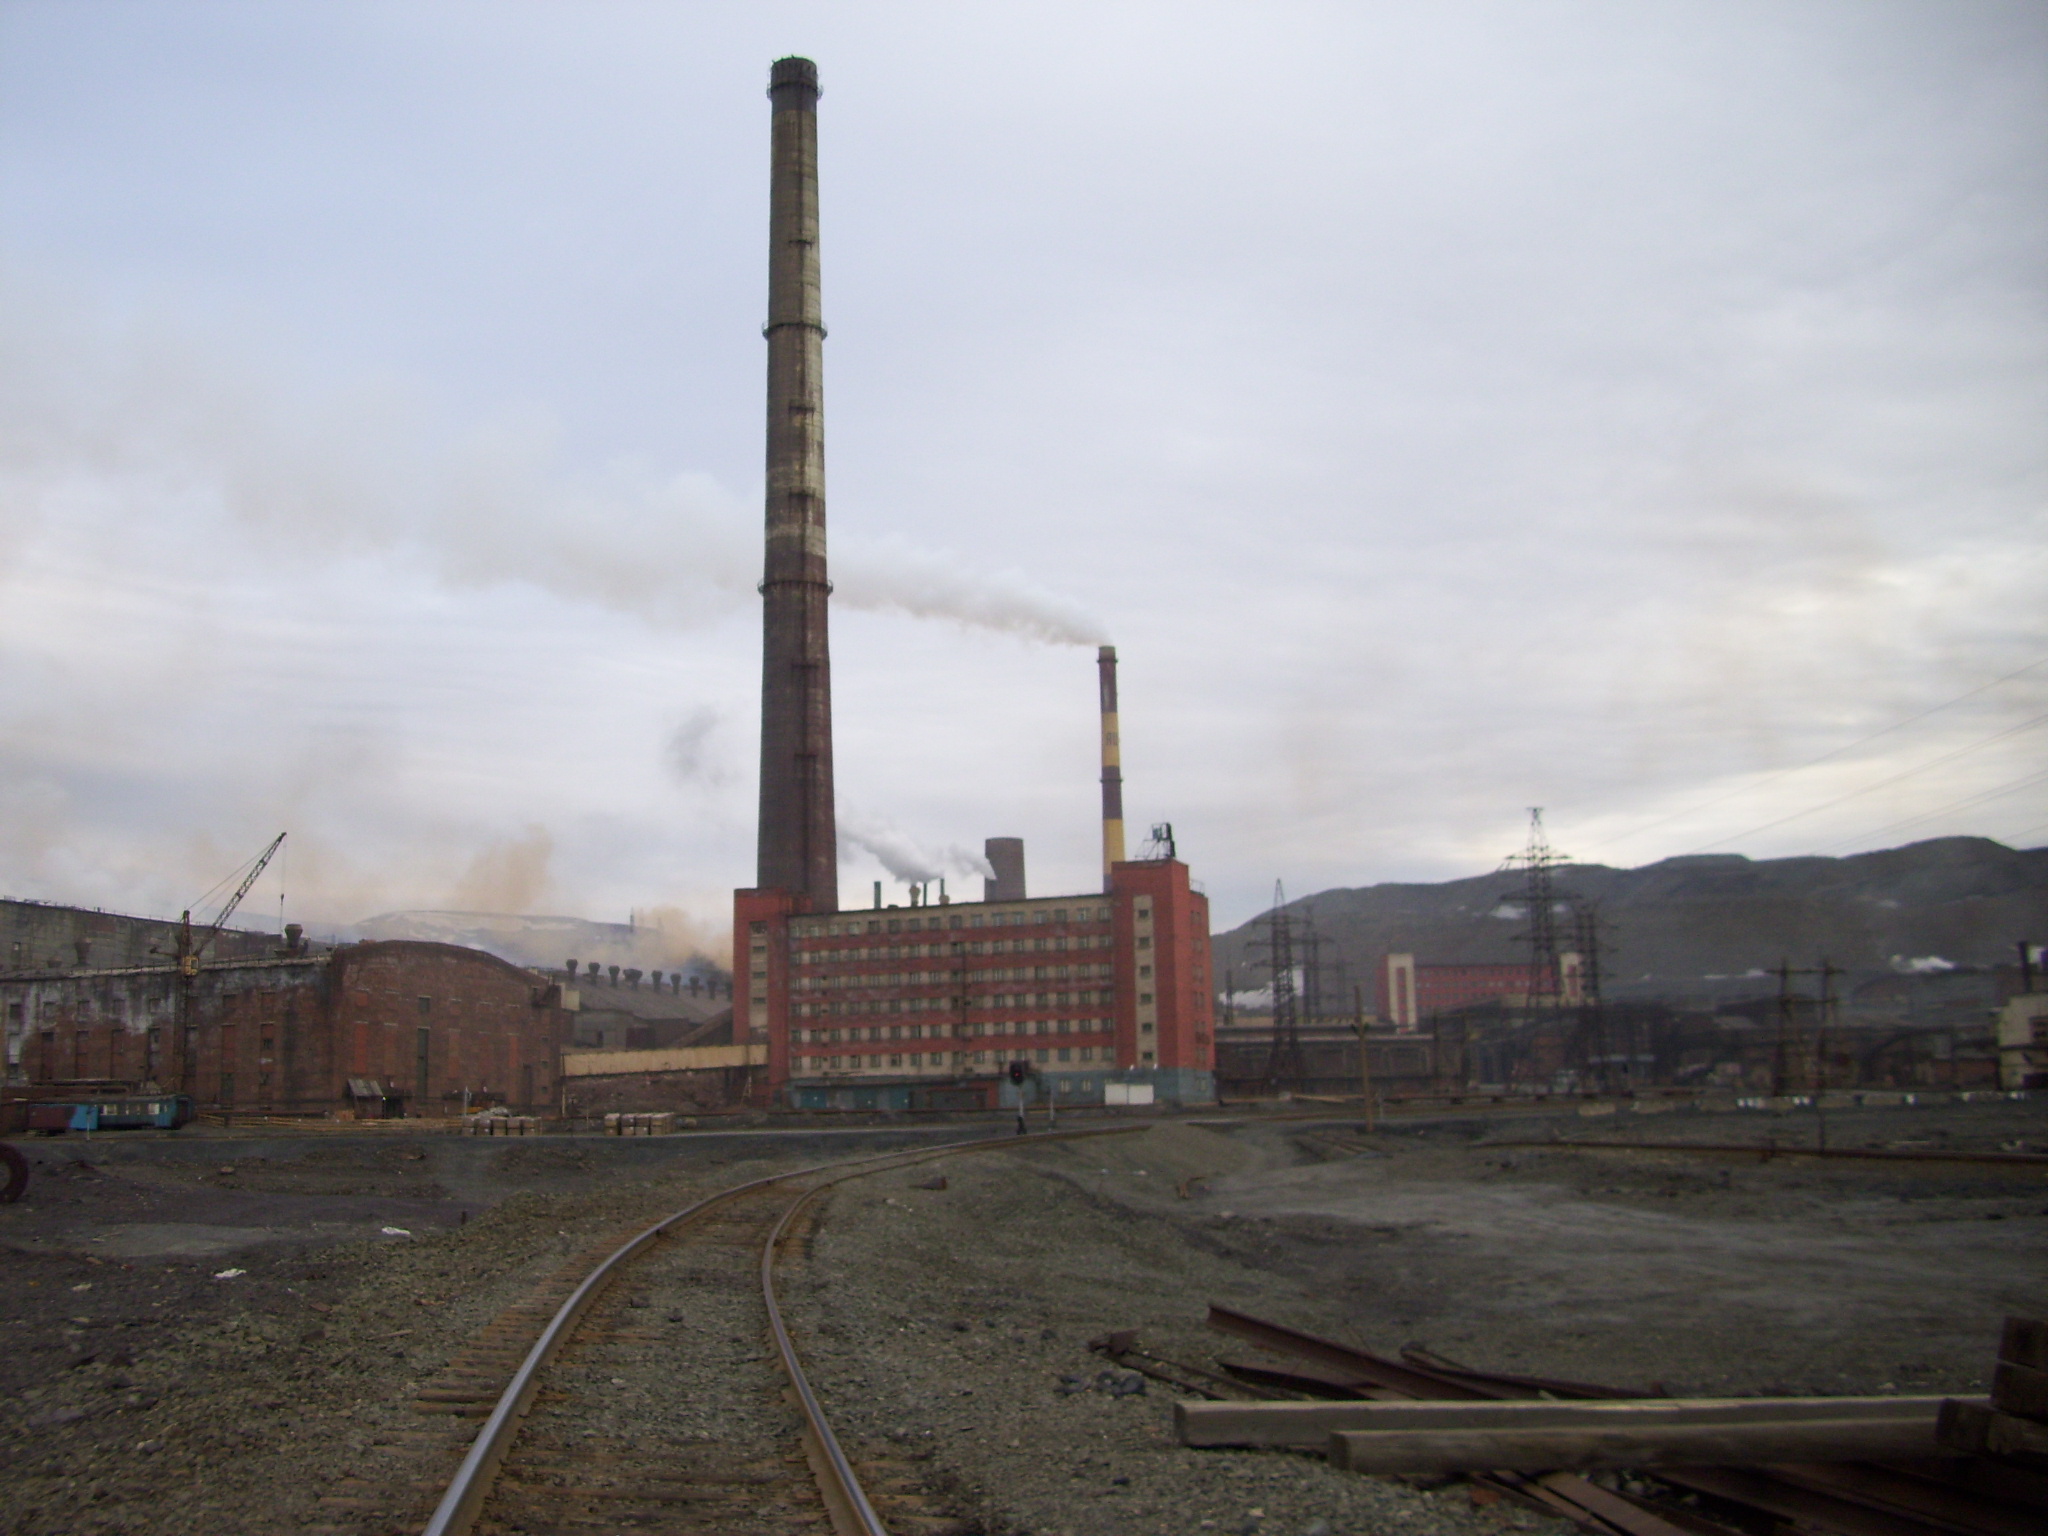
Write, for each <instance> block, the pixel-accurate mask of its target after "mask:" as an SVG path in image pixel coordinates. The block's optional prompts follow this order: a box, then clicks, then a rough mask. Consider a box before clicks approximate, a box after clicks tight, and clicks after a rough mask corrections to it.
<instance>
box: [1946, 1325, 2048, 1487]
mask: <svg viewBox="0 0 2048 1536" xmlns="http://www.w3.org/2000/svg"><path fill="white" fill-rule="evenodd" d="M1937 1435H1938V1438H1939V1439H1940V1441H1941V1443H1942V1445H1943V1446H1944V1447H1946V1448H1947V1449H1948V1450H1951V1451H1960V1452H1962V1453H1963V1454H1964V1455H1968V1456H1988V1457H1991V1458H1993V1459H1994V1460H1997V1461H2002V1462H2007V1463H2011V1464H2014V1465H2018V1466H2022V1467H2025V1466H2038V1467H2041V1468H2044V1469H2048V1322H2041V1321H2039V1320H2038V1319H2034V1318H2025V1317H2008V1318H2007V1319H2006V1320H2005V1334H2004V1336H2003V1337H2002V1338H2001V1339H2000V1340H1999V1341H1998V1364H1997V1365H1996V1366H1994V1367H1993V1368H1992V1373H1991V1401H1990V1402H1989V1403H1973V1402H1969V1401H1966V1400H1965V1399H1962V1398H1953V1399H1951V1400H1949V1401H1948V1402H1945V1403H1943V1404H1942V1405H1941V1418H1940V1424H1939V1427H1938V1430H1937Z"/></svg>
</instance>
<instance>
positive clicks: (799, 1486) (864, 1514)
mask: <svg viewBox="0 0 2048 1536" xmlns="http://www.w3.org/2000/svg"><path fill="white" fill-rule="evenodd" d="M1123 1129H1127V1128H1125V1127H1103V1128H1099V1129H1089V1130H1085V1131H1071V1132H1065V1133H1059V1134H1057V1135H1054V1136H1043V1135H1041V1136H1036V1137H1033V1138H1032V1144H1036V1143H1042V1142H1044V1141H1047V1140H1055V1139H1056V1140H1067V1139H1070V1138H1074V1137H1082V1136H1101V1135H1111V1134H1117V1133H1118V1132H1119V1131H1121V1130H1123ZM1015 1145H1016V1142H1015V1140H1014V1138H1012V1137H1007V1136H1006V1137H1001V1138H990V1139H988V1140H983V1141H973V1142H964V1143H959V1144H955V1145H953V1146H949V1147H941V1148H922V1149H918V1150H915V1151H906V1152H894V1153H884V1154H881V1155H879V1156H870V1157H864V1158H859V1159H854V1160H851V1161H848V1162H841V1163H834V1164H827V1165H821V1166H817V1167H813V1168H808V1169H801V1170H798V1171H795V1172H791V1173H784V1174H775V1175H771V1176H769V1177H767V1178H762V1179H757V1180H753V1181H751V1182H748V1183H745V1184H740V1185H736V1186H734V1187H733V1188H731V1189H727V1190H723V1191H721V1192H720V1193H718V1194H715V1195H712V1196H711V1197H709V1198H708V1199H705V1200H701V1201H699V1202H697V1203H696V1204H695V1205H692V1206H689V1207H686V1208H685V1209H683V1210H680V1211H677V1212H676V1213H675V1214H673V1215H671V1216H669V1217H668V1218H666V1219H665V1220H663V1221H661V1222H658V1223H656V1224H654V1225H653V1226H650V1227H648V1228H646V1229H645V1230H644V1231H642V1232H640V1233H638V1234H636V1235H635V1236H634V1237H633V1238H631V1239H630V1240H629V1241H627V1242H626V1243H624V1244H623V1245H621V1246H620V1247H618V1248H617V1249H616V1250H614V1251H612V1252H611V1253H609V1254H608V1255H606V1256H605V1257H604V1258H603V1259H602V1260H601V1262H599V1263H597V1264H596V1265H595V1266H594V1267H593V1268H592V1269H591V1270H590V1272H589V1273H588V1274H587V1275H585V1276H584V1277H583V1278H582V1280H581V1281H580V1282H579V1283H578V1284H576V1286H575V1287H574V1288H573V1289H572V1290H571V1291H570V1292H569V1294H568V1295H567V1297H566V1299H565V1300H563V1301H562V1302H561V1304H560V1306H559V1308H558V1309H557V1310H556V1311H555V1312H554V1313H553V1315H552V1316H551V1317H550V1318H549V1319H548V1320H547V1322H546V1324H545V1326H544V1327H542V1328H541V1330H540V1333H539V1336H538V1338H536V1339H535V1340H534V1341H533V1343H532V1344H531V1346H530V1347H529V1348H528V1349H527V1350H526V1352H525V1354H524V1357H523V1358H522V1360H521V1361H520V1364H519V1366H518V1368H517V1369H516V1370H515V1371H514V1372H513V1374H512V1376H511V1380H510V1382H509V1383H508V1384H507V1385H506V1386H505V1388H504V1390H503V1391H502V1392H501V1393H500V1394H499V1395H498V1397H497V1400H496V1402H495V1404H494V1405H493V1406H492V1407H491V1408H490V1411H489V1416H488V1417H487V1418H486V1419H485V1421H484V1424H483V1426H482V1428H481V1429H480V1430H479V1432H478V1433H477V1436H476V1438H475V1440H474V1441H473V1442H472V1443H471V1445H470V1446H469V1449H468V1453H467V1455H466V1456H465V1457H464V1459H463V1462H462V1465H461V1467H460V1469H459V1470H458V1471H457V1472H456V1475H455V1477H454V1478H453V1480H452V1481H451V1482H449V1484H448V1485H447V1488H446V1490H445V1491H444V1492H443V1494H442V1496H441V1499H440V1502H439V1505H438V1506H437V1507H436V1509H435V1511H434V1514H433V1517H432V1518H431V1519H430V1520H429V1521H428V1523H427V1525H426V1528H425V1530H426V1536H468V1533H472V1532H473V1533H476V1536H593V1533H597V1532H605V1533H611V1532H622V1531H632V1532H650V1533H652V1532H664V1533H697V1532H719V1533H726V1536H753V1533H760V1536H768V1533H774V1536H813V1533H815V1536H946V1533H949V1532H953V1531H957V1530H962V1529H965V1527H964V1525H963V1524H962V1523H961V1522H959V1521H957V1520H955V1519H953V1518H952V1517H950V1516H949V1515H948V1513H947V1512H946V1511H945V1510H944V1509H943V1508H942V1507H940V1505H939V1504H938V1503H937V1502H935V1501H934V1499H933V1497H932V1495H931V1493H930V1492H929V1490H927V1489H926V1488H925V1487H924V1486H923V1483H922V1479H921V1478H920V1476H919V1468H918V1466H917V1464H916V1463H915V1462H914V1461H911V1460H908V1459H905V1458H903V1457H902V1456H900V1455H899V1454H894V1453H890V1452H887V1451H883V1452H879V1453H878V1452H877V1451H875V1450H874V1449H873V1448H866V1447H852V1448H849V1447H846V1446H843V1445H841V1443H840V1441H839V1439H838V1436H837V1435H836V1434H835V1433H834V1431H833V1429H832V1425H831V1422H830V1419H829V1418H828V1416H827V1414H826V1411H825V1407H824V1405H823V1404H822V1403H821V1402H820V1401H819V1400H818V1397H817V1394H816V1393H815V1392H814V1391H813V1390H812V1388H811V1385H810V1382H809V1381H808V1379H807V1378H806V1377H805V1375H804V1370H803V1364H802V1360H801V1358H800V1357H799V1354H798V1351H797V1347H796V1341H795V1340H794V1339H793V1338H792V1337H791V1335H790V1333H789V1330H788V1328H787V1326H786V1325H785V1323H784V1321H783V1319H782V1314H781V1309H780V1307H779V1305H778V1303H777V1300H776V1295H775V1266H776V1260H777V1256H778V1255H779V1254H780V1253H781V1252H782V1251H783V1250H784V1249H785V1248H787V1247H789V1246H790V1245H792V1244H794V1243H797V1242H799V1241H800V1240H801V1238H802V1237H803V1235H804V1234H805V1233H806V1231H807V1230H808V1225H809V1222H810V1220H811V1219H812V1218H813V1216H814V1215H815V1211H816V1206H815V1204H814V1202H815V1201H816V1199H817V1197H818V1196H820V1195H822V1194H823V1193H825V1191H827V1190H828V1189H830V1188H832V1187H833V1186H834V1185H836V1184H839V1183H841V1182H844V1181H845V1180H847V1179H851V1178H859V1177H862V1176H864V1175H867V1174H873V1173H880V1172H884V1171H886V1170H888V1169H894V1168H903V1167H906V1166H911V1165H915V1164H918V1163H924V1162H931V1161H936V1160H938V1159H941V1158H946V1157H955V1156H959V1155H961V1154H963V1153H967V1152H973V1151H986V1150H991V1149H995V1148H1002V1147H1013V1146H1015ZM479 1406H480V1405H479Z"/></svg>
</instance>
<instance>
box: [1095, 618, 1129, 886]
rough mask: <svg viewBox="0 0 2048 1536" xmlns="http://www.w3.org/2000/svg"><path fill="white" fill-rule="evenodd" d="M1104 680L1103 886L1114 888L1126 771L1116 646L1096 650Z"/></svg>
mask: <svg viewBox="0 0 2048 1536" xmlns="http://www.w3.org/2000/svg"><path fill="white" fill-rule="evenodd" d="M1095 667H1096V671H1097V672H1098V673H1099V674H1100V676H1101V680H1102V888H1103V889H1104V890H1105V891H1106V890H1108V889H1109V888H1110V875H1111V873H1112V868H1111V866H1113V865H1117V864H1121V863H1123V861H1124V771H1123V757H1122V752H1121V749H1120V748H1119V747H1118V745H1117V725H1116V647H1115V646H1113V645H1105V646H1103V647H1102V648H1101V649H1100V650H1098V651H1097V652H1096V653H1095Z"/></svg>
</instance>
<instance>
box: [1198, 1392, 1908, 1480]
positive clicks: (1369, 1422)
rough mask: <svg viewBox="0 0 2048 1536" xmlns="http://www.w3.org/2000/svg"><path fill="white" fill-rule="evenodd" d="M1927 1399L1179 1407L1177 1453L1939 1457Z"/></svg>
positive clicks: (1377, 1467)
mask: <svg viewBox="0 0 2048 1536" xmlns="http://www.w3.org/2000/svg"><path fill="white" fill-rule="evenodd" d="M1941 1407H1942V1399H1941V1398H1939V1397H1834V1398H1829V1397H1751V1398H1739V1397H1696V1398H1685V1397H1675V1398H1674V1397H1650V1398H1611V1399H1604V1400H1601V1401H1598V1402H1575V1403H1574V1402H1555V1401H1545V1400H1542V1399H1534V1398H1514V1399H1504V1400H1494V1401H1484V1400H1481V1401H1468V1402H1431V1401H1427V1400H1419V1401H1417V1400H1411V1401H1399V1400H1394V1401H1381V1402H1334V1403H1332V1402H1323V1403H1270V1402H1268V1403H1258V1402H1220V1403H1196V1402H1183V1403H1178V1404H1176V1405H1175V1409H1174V1417H1175V1421H1176V1424H1177V1426H1178V1428H1179V1430H1180V1438H1181V1443H1182V1444H1184V1445H1201V1446H1222V1445H1243V1446H1250V1445H1257V1446H1291V1447H1296V1448H1299V1449H1303V1450H1308V1449H1315V1450H1321V1451H1325V1452H1327V1453H1328V1455H1329V1458H1330V1461H1331V1463H1332V1464H1333V1465H1336V1466H1340V1467H1344V1468H1347V1469H1349V1470H1350V1471H1353V1472H1399V1473H1411V1474H1420V1473H1430V1474H1438V1473H1446V1472H1469V1471H1475V1470H1480V1471H1507V1472H1555V1471H1560V1470H1571V1471H1578V1472H1590V1471H1604V1470H1615V1469H1634V1468H1644V1467H1678V1466H1730V1465H1733V1466H1743V1465H1749V1466H1757V1465H1769V1464H1772V1463H1776V1462H1791V1461H1836V1460H1858V1461H1861V1460H1870V1459H1877V1458H1884V1457H1895V1456H1934V1455H1938V1454H1940V1452H1939V1450H1938V1447H1937V1444H1936V1441H1935V1434H1934V1428H1935V1421H1936V1419H1937V1418H1938V1417H1939V1416H1940V1413H1941Z"/></svg>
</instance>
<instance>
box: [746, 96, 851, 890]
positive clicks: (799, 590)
mask: <svg viewBox="0 0 2048 1536" xmlns="http://www.w3.org/2000/svg"><path fill="white" fill-rule="evenodd" d="M768 97H769V100H771V101H772V102H773V103H774V104H775V109H774V126H773V155H772V171H771V181H770V189H769V214H768V323H767V325H766V326H765V327H764V328H763V329H764V334H765V335H766V336H767V338H768V464H767V470H768V475H767V481H768V496H767V545H768V548H767V560H766V565H765V569H764V571H763V574H762V580H761V599H762V603H761V606H762V645H761V822H760V843H759V857H758V862H757V866H756V883H757V884H758V885H759V886H760V887H762V888H763V889H767V890H779V891H785V892H788V893H790V894H791V895H792V896H795V897H797V898H798V899H799V901H800V902H801V904H802V906H803V907H804V908H806V909H808V910H809V911H812V912H836V911H837V910H838V909H839V849H838V827H837V818H836V815H835V813H834V809H833V795H832V662H831V648H830V645H829V642H828V638H827V629H826V618H827V615H826V608H827V603H828V600H829V597H830V594H831V590H832V587H831V583H830V582H829V581H828V580H827V578H826V572H825V386H824V341H825V325H824V320H823V317H822V311H821V308H820V304H819V285H818V67H817V65H815V64H813V63H812V62H811V61H810V60H809V59H797V58H790V59H777V60H776V61H775V64H774V67H773V69H772V70H771V72H770V75H769V84H768Z"/></svg>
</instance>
